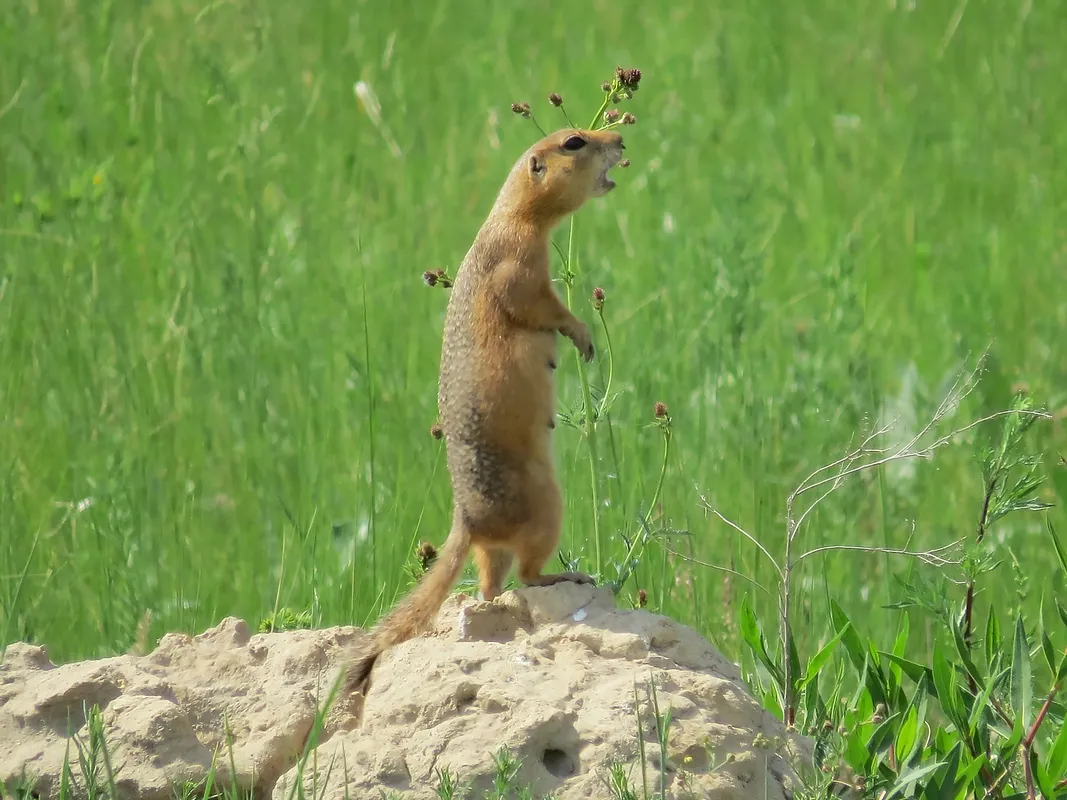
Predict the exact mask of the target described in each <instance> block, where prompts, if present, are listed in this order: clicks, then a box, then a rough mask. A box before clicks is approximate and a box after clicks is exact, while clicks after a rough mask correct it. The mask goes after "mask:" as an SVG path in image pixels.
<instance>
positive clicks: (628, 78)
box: [615, 67, 641, 91]
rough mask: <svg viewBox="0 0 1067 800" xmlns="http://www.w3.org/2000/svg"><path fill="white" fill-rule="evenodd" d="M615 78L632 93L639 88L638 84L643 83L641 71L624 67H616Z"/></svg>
mask: <svg viewBox="0 0 1067 800" xmlns="http://www.w3.org/2000/svg"><path fill="white" fill-rule="evenodd" d="M615 77H616V78H618V79H619V83H621V84H622V85H623V86H625V87H626V88H627V89H629V90H630V91H633V90H634V89H636V88H637V84H639V83H640V82H641V70H639V69H623V68H622V67H616V68H615Z"/></svg>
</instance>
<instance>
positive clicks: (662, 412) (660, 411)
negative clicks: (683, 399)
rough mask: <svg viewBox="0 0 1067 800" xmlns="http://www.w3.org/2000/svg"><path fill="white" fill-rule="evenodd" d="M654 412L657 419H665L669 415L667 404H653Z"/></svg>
mask: <svg viewBox="0 0 1067 800" xmlns="http://www.w3.org/2000/svg"><path fill="white" fill-rule="evenodd" d="M652 413H653V414H655V415H656V419H663V418H664V417H666V416H667V404H666V403H656V405H654V406H652Z"/></svg>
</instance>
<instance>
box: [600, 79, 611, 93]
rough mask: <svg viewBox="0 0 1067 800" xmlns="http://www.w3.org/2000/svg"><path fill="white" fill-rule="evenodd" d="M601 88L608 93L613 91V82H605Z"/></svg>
mask: <svg viewBox="0 0 1067 800" xmlns="http://www.w3.org/2000/svg"><path fill="white" fill-rule="evenodd" d="M600 88H601V89H602V90H603V91H604V92H605V93H606V92H610V91H611V81H604V82H603V83H602V84H600Z"/></svg>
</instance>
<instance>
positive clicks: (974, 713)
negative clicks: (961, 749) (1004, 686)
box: [967, 667, 1011, 737]
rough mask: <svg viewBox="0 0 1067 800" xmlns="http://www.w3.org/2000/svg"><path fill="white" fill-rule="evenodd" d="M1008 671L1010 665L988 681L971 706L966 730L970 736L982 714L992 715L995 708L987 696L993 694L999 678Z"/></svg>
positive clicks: (976, 730)
mask: <svg viewBox="0 0 1067 800" xmlns="http://www.w3.org/2000/svg"><path fill="white" fill-rule="evenodd" d="M1008 672H1011V667H1005V668H1004V669H1003V671H1002V672H1000V674H998V675H997V676H996V677H995V678H994V679H993V680H991V681H988V682H987V683H986V686H985V688H984V689H983V690H982V693H981V694H980V695H979V696H978V699H977V700H976V701H975V703H974V705H973V706H972V707H971V717H970V719H969V720H968V725H967V730H968V731H969V732H970V734H971V736H972V737H973V736H974V735H975V733H977V732H978V723H979V722H980V721H981V719H982V717H983V716H984V715H989V716H994V714H995V709H994V708H993V707H992V705H991V704H990V702H989V697H990V695H992V694H993V690H994V687H995V686H996V685H997V684H998V683H999V682H1000V679H1001V678H1002V677H1003V676H1004V675H1005V674H1007V673H1008Z"/></svg>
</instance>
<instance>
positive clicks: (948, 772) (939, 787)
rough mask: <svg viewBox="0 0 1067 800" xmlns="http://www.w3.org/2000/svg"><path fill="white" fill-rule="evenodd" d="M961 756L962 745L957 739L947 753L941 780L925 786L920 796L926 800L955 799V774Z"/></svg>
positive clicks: (957, 770) (957, 771) (958, 767)
mask: <svg viewBox="0 0 1067 800" xmlns="http://www.w3.org/2000/svg"><path fill="white" fill-rule="evenodd" d="M962 755H963V743H962V742H961V741H959V740H958V739H957V740H956V744H955V745H954V746H953V747H952V750H951V751H949V754H948V759H947V760H946V762H945V772H944V774H943V775H942V776H941V780H940V781H939V782H938V781H930V783H928V784H927V785H926V790H925V791H924V792H923V795H922V796H923V797H924V798H925V799H926V800H952V799H953V797H955V795H956V782H957V780H958V778H957V774H958V773H959V769H960V758H961V757H962Z"/></svg>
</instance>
